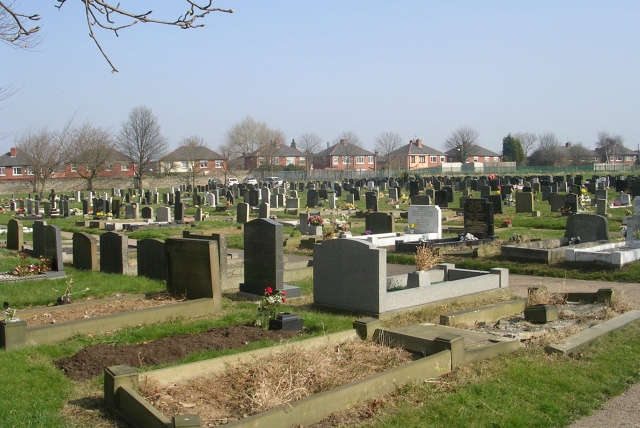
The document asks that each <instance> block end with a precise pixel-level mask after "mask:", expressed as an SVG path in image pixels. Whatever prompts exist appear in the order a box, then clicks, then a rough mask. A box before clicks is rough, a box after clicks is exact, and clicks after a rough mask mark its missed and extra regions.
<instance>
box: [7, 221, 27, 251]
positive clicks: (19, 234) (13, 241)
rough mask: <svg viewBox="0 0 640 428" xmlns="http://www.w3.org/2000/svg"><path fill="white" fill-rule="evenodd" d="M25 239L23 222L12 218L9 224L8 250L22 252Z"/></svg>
mask: <svg viewBox="0 0 640 428" xmlns="http://www.w3.org/2000/svg"><path fill="white" fill-rule="evenodd" d="M23 246H24V237H23V229H22V222H21V221H20V220H16V219H14V218H12V219H11V220H9V223H8V224H7V249H8V250H17V251H22V247H23Z"/></svg>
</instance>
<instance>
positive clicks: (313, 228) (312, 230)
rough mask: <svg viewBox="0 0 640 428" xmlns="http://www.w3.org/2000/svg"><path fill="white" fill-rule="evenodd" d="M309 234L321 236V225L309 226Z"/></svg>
mask: <svg viewBox="0 0 640 428" xmlns="http://www.w3.org/2000/svg"><path fill="white" fill-rule="evenodd" d="M309 235H317V236H322V226H314V225H311V226H309Z"/></svg>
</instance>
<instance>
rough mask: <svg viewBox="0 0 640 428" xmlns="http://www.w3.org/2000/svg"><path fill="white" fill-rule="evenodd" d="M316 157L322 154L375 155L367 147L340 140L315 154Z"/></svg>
mask: <svg viewBox="0 0 640 428" xmlns="http://www.w3.org/2000/svg"><path fill="white" fill-rule="evenodd" d="M316 156H317V157H323V156H375V153H372V152H370V151H369V150H367V149H363V148H362V147H359V146H356V145H355V144H349V143H348V142H345V143H343V142H340V143H338V144H334V145H333V146H331V147H329V148H327V149H325V150H323V151H321V152H320V153H318V154H316Z"/></svg>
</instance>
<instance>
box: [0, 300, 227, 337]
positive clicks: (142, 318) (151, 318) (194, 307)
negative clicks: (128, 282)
mask: <svg viewBox="0 0 640 428" xmlns="http://www.w3.org/2000/svg"><path fill="white" fill-rule="evenodd" d="M148 296H149V294H133V295H128V296H122V297H112V298H108V299H100V300H90V301H86V302H80V303H72V304H70V305H62V306H51V307H45V308H35V309H27V310H21V311H18V316H22V317H25V318H27V317H30V316H33V315H37V314H41V313H45V312H56V311H61V310H64V309H67V308H73V307H75V308H82V307H85V306H93V305H95V304H101V303H108V302H112V301H115V300H130V299H136V298H141V297H148ZM213 313H215V312H214V305H213V299H209V298H202V299H194V300H188V301H185V302H176V303H171V304H168V305H162V306H157V307H150V308H143V309H137V310H132V311H126V312H120V313H115V314H110V315H103V316H99V317H94V318H87V319H81V320H74V321H66V322H61V323H56V324H48V325H41V326H36V327H30V328H27V322H26V321H24V320H20V321H6V322H5V321H0V348H5V349H11V348H17V347H22V346H30V345H40V344H43V343H52V342H57V341H61V340H65V339H69V338H71V337H73V336H75V335H78V334H103V333H106V332H107V331H111V330H114V329H118V328H124V327H132V326H136V325H138V324H152V323H158V322H165V321H167V320H170V319H174V318H176V317H181V318H183V319H193V318H199V317H203V316H206V315H211V314H213Z"/></svg>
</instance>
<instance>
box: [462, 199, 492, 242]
mask: <svg viewBox="0 0 640 428" xmlns="http://www.w3.org/2000/svg"><path fill="white" fill-rule="evenodd" d="M464 233H465V235H466V234H467V233H470V234H472V235H473V236H475V237H476V238H488V237H491V236H494V223H493V204H492V203H491V202H489V201H487V199H484V198H482V199H472V198H469V199H467V200H466V201H465V203H464Z"/></svg>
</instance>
